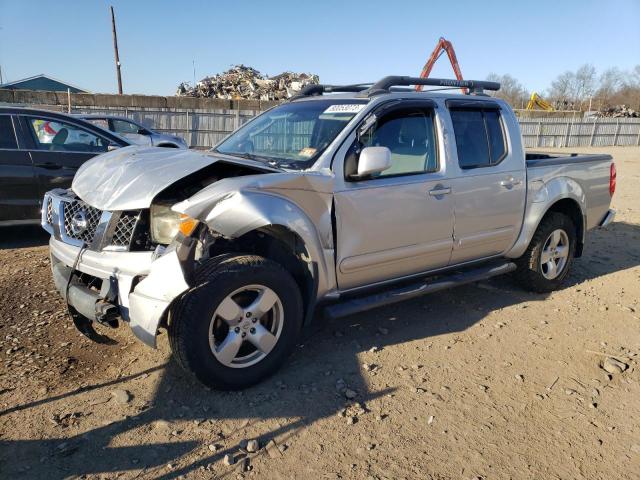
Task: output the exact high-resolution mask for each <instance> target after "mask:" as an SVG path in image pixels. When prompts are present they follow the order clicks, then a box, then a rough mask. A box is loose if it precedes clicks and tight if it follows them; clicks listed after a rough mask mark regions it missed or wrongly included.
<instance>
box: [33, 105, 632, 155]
mask: <svg viewBox="0 0 640 480" xmlns="http://www.w3.org/2000/svg"><path fill="white" fill-rule="evenodd" d="M36 107H40V108H42V107H44V106H43V105H36ZM45 108H52V109H55V110H62V111H66V108H64V107H63V106H59V105H57V106H48V107H45ZM72 113H106V114H110V115H121V116H125V117H130V118H132V119H134V120H136V121H140V122H142V123H143V124H145V125H148V126H149V127H152V128H154V129H155V130H158V131H160V132H166V133H170V134H173V135H178V136H180V137H183V138H184V139H185V140H186V141H187V144H188V145H189V146H190V147H194V148H209V147H211V146H213V145H215V144H216V143H218V142H219V141H220V140H222V139H223V138H225V137H226V136H227V135H229V133H231V132H233V131H234V130H235V129H237V128H238V127H240V126H241V125H243V124H244V123H246V122H247V121H249V120H250V119H251V118H253V117H254V116H255V115H257V114H259V113H260V110H234V109H228V110H200V109H179V108H173V109H168V108H144V107H81V106H77V107H73V108H72ZM519 122H520V127H521V130H522V137H523V141H524V145H525V147H526V148H549V147H590V146H591V147H604V146H629V145H635V146H640V118H586V119H585V118H578V117H574V118H570V117H565V118H562V117H539V118H520V119H519Z"/></svg>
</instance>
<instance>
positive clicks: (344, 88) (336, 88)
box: [289, 83, 372, 100]
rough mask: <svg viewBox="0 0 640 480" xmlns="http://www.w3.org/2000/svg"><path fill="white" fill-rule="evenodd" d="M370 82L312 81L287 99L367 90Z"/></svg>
mask: <svg viewBox="0 0 640 480" xmlns="http://www.w3.org/2000/svg"><path fill="white" fill-rule="evenodd" d="M371 85H372V84H371V83H357V84H354V85H322V84H317V83H312V84H310V85H306V86H304V87H303V88H302V90H300V93H298V94H297V95H294V96H292V97H291V98H290V99H289V100H296V99H298V98H303V97H311V96H315V95H322V94H323V93H335V92H344V93H347V92H362V91H364V90H367V89H368V88H369V87H370V86H371Z"/></svg>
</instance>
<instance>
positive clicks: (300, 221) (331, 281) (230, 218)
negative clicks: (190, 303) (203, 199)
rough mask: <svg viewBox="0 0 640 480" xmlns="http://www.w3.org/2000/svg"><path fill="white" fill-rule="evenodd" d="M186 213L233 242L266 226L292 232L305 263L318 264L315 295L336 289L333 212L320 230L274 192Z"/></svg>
mask: <svg viewBox="0 0 640 480" xmlns="http://www.w3.org/2000/svg"><path fill="white" fill-rule="evenodd" d="M184 213H185V214H187V215H189V216H192V217H194V218H197V219H198V220H200V221H202V222H204V223H206V224H207V225H208V226H209V228H211V230H213V231H215V232H217V233H219V234H221V235H223V236H224V237H227V238H232V239H233V238H238V237H241V236H242V235H244V234H246V233H249V232H251V231H253V230H257V229H259V228H263V227H267V226H282V227H284V228H287V229H289V230H291V231H292V232H294V233H295V234H297V235H298V236H299V237H300V239H301V240H302V242H303V243H304V246H305V249H306V252H307V255H308V257H309V258H307V259H305V260H307V261H308V262H309V263H311V264H314V265H315V266H313V267H312V266H310V271H311V273H312V275H313V276H314V281H315V284H316V285H317V291H316V292H315V293H316V295H317V296H318V297H320V296H323V295H324V294H325V293H326V292H328V291H331V290H333V289H335V271H334V270H335V269H334V266H333V258H334V250H333V249H334V246H333V235H332V230H331V212H330V210H327V212H326V214H325V215H323V216H322V217H321V218H320V222H319V224H320V225H321V226H324V227H325V228H323V229H322V231H319V230H318V228H317V227H316V224H314V222H313V221H312V220H311V219H310V218H309V216H308V215H307V213H306V212H305V211H304V210H302V209H301V208H300V207H299V206H298V205H296V204H295V203H294V202H292V201H291V200H289V199H287V198H285V197H282V196H280V195H278V194H275V193H272V192H269V193H265V192H264V191H261V192H256V191H250V190H249V191H237V192H235V193H233V194H231V195H228V196H225V197H224V198H222V199H221V200H220V201H218V202H217V203H216V204H215V205H214V206H213V208H209V209H204V210H200V212H198V213H195V212H192V211H191V209H190V208H189V207H187V208H185V209H184ZM316 277H317V278H316Z"/></svg>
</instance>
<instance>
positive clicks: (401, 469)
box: [0, 148, 640, 480]
mask: <svg viewBox="0 0 640 480" xmlns="http://www.w3.org/2000/svg"><path fill="white" fill-rule="evenodd" d="M592 151H593V150H592ZM603 151H611V152H613V153H614V154H615V159H616V163H617V165H618V192H617V193H616V196H615V197H614V201H613V204H614V207H615V208H617V210H618V216H617V218H616V222H615V223H614V224H613V225H611V226H610V227H609V228H608V229H606V230H599V231H595V232H592V233H591V234H590V236H589V240H588V244H587V246H586V250H585V256H584V257H583V258H581V259H579V260H578V261H577V262H576V263H575V266H574V269H573V271H572V274H571V276H570V277H569V279H568V281H567V283H566V286H565V288H564V289H562V290H560V291H557V292H554V293H553V294H551V295H538V294H531V293H527V292H525V291H523V290H521V289H519V288H518V287H516V286H515V285H514V284H513V283H512V282H511V281H510V279H509V278H499V279H495V280H492V281H490V282H483V283H480V284H477V285H473V286H467V287H462V288H459V289H456V290H451V291H447V292H444V293H438V294H435V295H432V296H428V297H424V298H421V299H417V300H414V301H409V302H406V303H402V304H397V305H394V306H390V307H387V308H383V309H380V310H377V311H373V312H370V313H366V314H360V315H356V316H352V317H349V318H346V319H344V320H342V321H336V322H331V323H328V324H320V325H318V326H317V327H315V328H313V329H312V330H311V331H309V332H308V333H307V335H306V337H305V338H304V340H303V341H302V343H301V344H300V345H299V346H298V348H297V350H296V352H295V353H294V355H293V356H292V357H291V359H290V361H289V362H288V364H287V365H286V366H285V368H284V369H282V370H281V371H280V372H279V373H278V374H276V375H275V376H274V377H272V378H270V379H268V380H266V381H265V382H263V383H262V384H260V385H258V386H256V387H254V388H251V389H248V390H246V391H243V392H235V393H228V392H216V391H211V390H207V389H206V388H204V387H202V386H200V385H199V384H197V383H194V382H193V381H191V380H190V379H189V378H188V377H186V376H185V375H183V373H182V372H181V371H180V369H179V367H177V366H176V365H175V363H174V362H173V361H172V360H171V357H170V352H169V347H168V343H167V341H166V335H162V336H161V337H160V339H159V347H160V348H159V349H158V350H151V349H148V348H147V347H144V346H143V345H141V344H140V343H138V342H137V341H136V340H135V339H134V338H133V337H132V335H131V334H130V333H129V332H128V331H127V330H126V328H121V329H120V330H116V331H109V332H108V333H109V335H111V336H112V337H113V338H114V339H115V340H116V341H117V344H115V345H98V344H93V343H90V342H89V341H88V340H86V339H85V338H84V337H82V336H81V335H80V334H79V333H77V332H76V330H75V329H74V328H73V326H72V324H71V322H70V321H69V320H68V318H67V316H66V310H65V306H64V305H63V303H62V302H61V301H60V299H59V297H58V294H57V293H56V292H55V290H54V286H53V284H52V282H51V280H50V274H49V265H48V259H47V247H46V245H45V244H46V237H45V236H44V235H43V234H41V233H40V232H39V231H38V229H4V230H2V231H1V232H0V238H1V240H0V241H1V242H2V243H1V246H0V477H2V478H7V479H8V478H36V479H39V478H46V479H56V478H91V479H95V478H122V479H133V478H162V479H164V478H177V477H180V478H189V479H192V478H193V479H195V478H198V479H199V478H245V477H246V478H276V479H288V478H305V479H307V478H309V479H315V478H329V479H334V478H336V479H337V478H344V479H361V478H365V479H401V478H420V479H438V480H440V479H478V478H480V479H486V480H489V479H541V478H544V479H603V480H612V479H629V478H640V370H639V368H638V367H639V365H638V364H639V361H640V356H639V355H638V354H639V353H640V266H639V265H640V210H639V205H640V190H639V189H638V185H639V184H640V149H638V148H611V149H603Z"/></svg>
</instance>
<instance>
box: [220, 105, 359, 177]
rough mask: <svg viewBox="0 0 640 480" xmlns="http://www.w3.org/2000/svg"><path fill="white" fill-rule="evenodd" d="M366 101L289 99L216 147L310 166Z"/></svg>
mask: <svg viewBox="0 0 640 480" xmlns="http://www.w3.org/2000/svg"><path fill="white" fill-rule="evenodd" d="M366 103H367V101H366V100H353V99H349V100H344V99H342V100H338V99H333V100H332V99H322V100H313V101H306V102H305V101H302V102H293V103H286V104H284V105H280V106H278V107H275V108H273V109H271V110H269V111H267V112H265V113H264V114H262V115H260V116H259V117H258V118H256V119H255V120H253V121H252V122H250V123H248V124H247V125H245V126H244V127H242V128H240V129H239V130H238V131H236V132H235V133H233V134H231V136H229V138H227V139H226V140H225V141H223V142H222V143H221V144H220V145H218V146H217V147H216V148H214V149H213V151H214V152H219V153H225V154H228V155H235V156H239V157H242V158H250V159H253V160H260V161H264V162H267V163H270V164H272V165H274V166H278V167H283V168H293V169H304V168H308V167H310V166H311V165H313V163H314V162H315V161H316V159H317V158H318V157H319V156H320V155H321V154H322V152H323V151H324V150H325V149H326V148H327V147H328V146H329V144H330V143H331V142H332V141H333V140H334V139H335V138H336V136H337V135H338V134H339V133H340V132H341V131H342V129H343V128H344V127H345V126H346V125H347V123H349V121H350V120H351V119H352V118H353V117H354V116H355V115H356V114H357V113H358V112H360V111H361V110H362V109H363V108H364V107H365V105H366Z"/></svg>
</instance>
